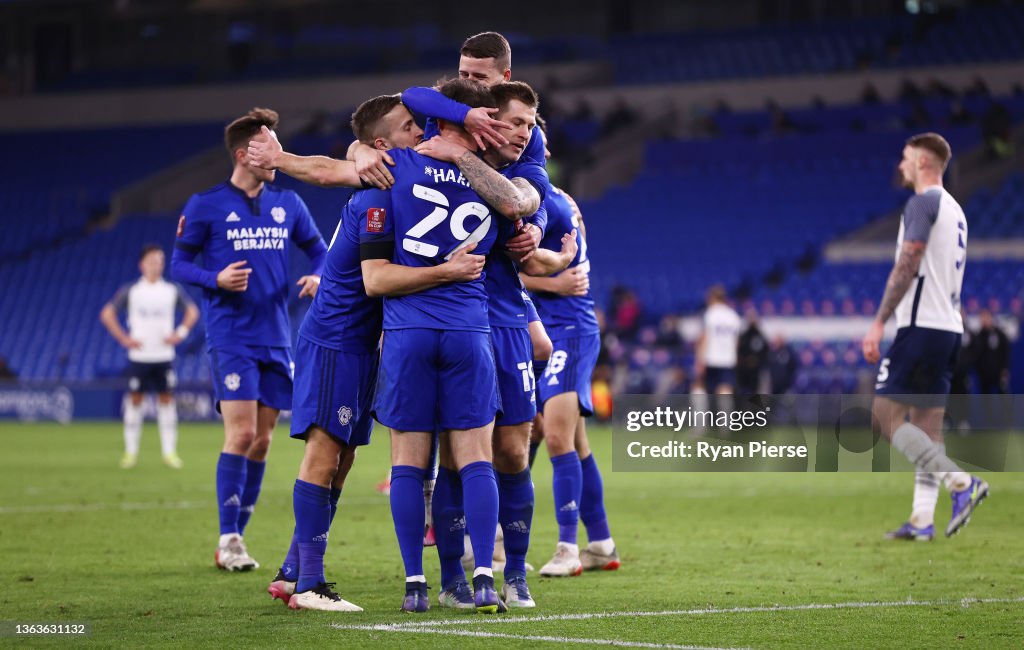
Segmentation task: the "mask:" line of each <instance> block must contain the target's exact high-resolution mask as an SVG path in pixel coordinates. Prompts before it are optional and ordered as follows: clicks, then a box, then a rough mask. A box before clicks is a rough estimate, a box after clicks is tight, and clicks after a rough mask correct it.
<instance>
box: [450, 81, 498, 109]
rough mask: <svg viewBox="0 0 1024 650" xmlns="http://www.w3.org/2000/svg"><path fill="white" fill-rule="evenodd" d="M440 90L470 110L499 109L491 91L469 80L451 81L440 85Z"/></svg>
mask: <svg viewBox="0 0 1024 650" xmlns="http://www.w3.org/2000/svg"><path fill="white" fill-rule="evenodd" d="M438 90H439V91H440V92H441V94H442V95H444V96H445V97H447V98H448V99H451V100H454V101H457V102H459V103H461V104H465V105H466V106H469V107H470V108H480V107H481V106H483V107H486V108H497V107H498V102H497V101H496V100H495V99H494V95H493V94H492V93H491V89H490V88H487V87H486V86H484V85H483V84H478V83H477V82H475V81H470V80H469V79H449V80H447V81H442V82H441V83H440V88H438Z"/></svg>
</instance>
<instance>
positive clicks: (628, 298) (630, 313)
mask: <svg viewBox="0 0 1024 650" xmlns="http://www.w3.org/2000/svg"><path fill="white" fill-rule="evenodd" d="M641 311H642V310H641V307H640V300H639V298H637V297H636V294H635V293H633V291H632V290H631V289H627V288H626V287H623V286H621V285H616V286H615V287H613V288H612V300H611V307H610V312H611V324H610V329H611V331H612V332H614V333H616V334H618V335H619V336H621V337H622V338H624V339H630V340H631V339H632V338H633V337H634V336H635V335H636V331H637V328H638V327H639V326H640V314H641Z"/></svg>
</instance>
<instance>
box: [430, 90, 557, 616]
mask: <svg viewBox="0 0 1024 650" xmlns="http://www.w3.org/2000/svg"><path fill="white" fill-rule="evenodd" d="M491 93H492V94H493V95H494V96H495V99H496V100H497V103H498V107H499V111H498V113H497V115H496V116H497V118H498V119H499V120H501V121H502V122H505V123H507V124H509V125H511V126H512V129H511V130H510V131H509V132H508V140H509V142H508V144H506V145H503V146H501V147H492V148H491V149H489V150H488V151H486V152H485V153H484V154H483V161H484V162H486V163H487V166H484V165H481V164H480V162H481V160H480V158H477V157H476V155H475V154H473V153H472V152H470V151H468V150H467V149H465V148H463V147H461V146H459V145H457V144H454V143H451V142H448V141H445V140H442V139H440V138H432V139H431V140H428V141H424V143H423V144H422V145H420V146H419V147H417V151H419V152H421V153H426V154H427V155H430V156H432V157H435V158H438V159H441V160H446V161H449V162H454V163H455V164H456V165H457V166H458V167H459V169H460V170H461V171H462V172H463V174H464V175H465V177H466V179H467V180H468V181H469V183H470V185H471V186H472V187H473V188H474V189H476V190H477V192H478V193H479V194H480V195H481V196H482V197H483V198H484V199H485V200H487V201H488V203H489V204H490V205H492V206H498V207H496V209H497V210H498V211H499V212H500V213H502V214H504V215H505V216H507V217H516V216H523V215H525V214H526V213H528V212H529V211H530V210H537V206H539V205H540V206H541V207H540V211H541V214H537V213H534V214H533V215H532V216H531V217H530V220H535V221H534V222H535V223H537V222H539V223H540V224H541V227H543V224H544V223H545V222H546V215H544V214H543V213H542V211H543V207H542V205H541V204H540V203H539V199H540V197H541V196H543V195H544V194H546V191H547V186H548V182H547V174H546V172H545V171H544V168H543V167H542V166H541V165H539V164H537V163H535V162H527V163H526V164H515V163H517V162H519V161H520V157H521V155H522V153H523V151H524V150H525V149H526V146H527V143H528V141H529V139H530V137H531V132H532V130H533V128H534V127H535V125H536V118H537V105H538V98H537V95H536V93H535V92H534V91H533V89H532V88H530V86H529V85H527V84H525V83H522V82H502V83H499V84H496V85H494V86H492V87H491ZM491 168H494V169H496V170H497V172H498V173H500V174H501V175H504V176H506V177H508V178H510V180H511V182H512V184H513V185H515V186H516V187H517V188H518V189H520V190H521V191H522V194H524V195H525V196H515V195H514V196H512V197H507V196H503V195H501V194H500V193H497V192H495V186H496V183H494V182H493V181H494V178H496V176H497V173H496V172H495V171H493V170H492V169H491ZM535 194H536V198H534V195H535ZM510 198H511V200H509V199H510ZM515 237H520V238H525V241H527V242H529V241H532V238H531V237H530V235H529V233H520V234H517V231H516V229H515V227H514V226H513V225H512V224H511V223H509V222H503V223H502V224H500V225H499V234H498V242H497V245H496V246H495V247H494V248H492V250H491V253H490V255H488V258H487V265H486V266H485V274H486V286H487V294H488V311H489V321H490V326H491V339H492V342H493V345H494V353H495V363H496V367H497V371H498V387H499V392H500V395H501V403H502V411H503V412H502V414H501V415H500V416H499V417H498V418H497V420H496V423H495V431H494V436H493V459H494V467H495V470H496V473H497V478H498V490H499V524H500V527H501V530H502V531H503V541H504V547H505V552H506V554H507V557H506V560H507V561H506V562H505V564H504V574H505V576H504V577H505V583H504V585H503V587H502V597H503V600H504V601H505V603H506V604H507V605H508V606H510V607H534V606H535V603H534V600H533V598H532V596H531V595H530V591H529V587H528V585H527V582H526V553H527V550H528V548H529V539H530V528H531V525H532V520H533V502H534V498H533V481H532V479H531V476H530V472H529V466H528V460H527V459H528V451H529V437H530V428H531V425H532V422H533V418H534V415H535V414H536V401H535V398H534V386H535V380H534V375H533V368H532V365H533V364H532V359H533V356H534V355H533V348H532V344H531V341H530V334H529V330H528V308H527V303H526V299H525V298H524V287H523V285H522V282H521V281H520V279H519V270H520V269H519V266H517V262H519V263H520V264H522V267H523V270H524V271H525V272H527V273H530V274H536V275H549V274H551V273H555V272H557V271H560V270H562V269H564V268H565V267H566V266H567V265H568V264H569V263H570V262H571V261H572V259H573V258H574V257H575V255H576V239H575V233H572V234H571V236H570V234H566V235H565V236H564V237H563V242H562V244H563V246H562V250H561V251H559V252H557V253H556V252H554V251H548V250H544V249H538V250H536V251H532V252H529V253H526V254H516V253H512V252H509V251H507V250H506V249H507V248H508V247H507V243H508V242H509V241H510V240H512V239H513V238H515ZM448 456H449V454H448V453H447V450H445V449H443V450H442V454H441V457H442V459H445V461H443V462H442V466H441V468H440V471H439V476H438V483H437V487H436V489H435V493H434V494H435V512H434V516H435V522H436V523H437V529H438V533H437V545H438V553H439V556H440V559H441V581H442V589H443V591H442V592H441V594H440V595H439V601H440V603H441V604H442V605H443V606H449V607H468V606H469V603H468V599H467V598H466V596H467V593H466V592H468V588H467V587H466V586H465V578H464V576H463V573H462V567H461V565H460V563H459V556H460V555H461V550H462V540H461V532H460V530H459V525H458V522H459V521H460V520H461V518H462V509H461V499H459V498H458V494H459V493H460V492H461V490H462V486H461V484H460V482H459V477H458V473H457V472H455V471H453V470H452V469H451V464H450V461H448V460H447V459H448ZM474 557H475V556H474Z"/></svg>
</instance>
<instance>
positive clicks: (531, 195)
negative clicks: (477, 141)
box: [455, 151, 540, 220]
mask: <svg viewBox="0 0 1024 650" xmlns="http://www.w3.org/2000/svg"><path fill="white" fill-rule="evenodd" d="M455 164H456V165H458V167H459V170H460V171H461V172H462V174H463V176H465V177H466V180H467V181H469V184H470V185H471V186H472V187H473V189H474V190H476V193H477V194H479V195H480V196H481V197H482V198H483V199H484V200H485V201H487V203H489V204H490V205H491V206H492V207H494V209H495V210H497V211H498V212H500V213H501V214H502V215H504V216H506V217H508V218H509V219H512V220H515V219H522V218H524V217H528V216H530V215H531V214H533V213H535V212H536V211H537V209H538V208H539V207H540V193H539V192H537V188H535V187H534V186H533V185H531V184H530V182H529V181H527V180H526V179H523V178H513V179H511V180H510V179H508V178H505V177H504V176H502V175H501V174H499V173H498V172H497V171H495V169H494V168H493V167H491V166H490V165H488V164H487V163H485V162H484V161H483V160H481V159H480V158H478V157H477V156H476V155H475V154H473V153H471V152H468V151H467V152H466V153H465V154H463V155H462V156H460V157H459V159H458V160H457V161H456V162H455Z"/></svg>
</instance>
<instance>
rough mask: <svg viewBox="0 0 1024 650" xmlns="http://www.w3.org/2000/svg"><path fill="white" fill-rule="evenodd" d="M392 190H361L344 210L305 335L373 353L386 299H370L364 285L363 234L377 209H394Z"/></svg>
mask: <svg viewBox="0 0 1024 650" xmlns="http://www.w3.org/2000/svg"><path fill="white" fill-rule="evenodd" d="M390 206H391V201H390V198H389V197H388V193H387V192H382V191H380V190H360V191H358V192H356V193H354V194H353V195H352V197H351V198H350V199H349V201H348V203H346V204H345V207H344V208H342V211H341V220H340V221H338V227H337V229H336V230H335V231H334V237H333V238H332V239H331V243H330V247H329V248H328V250H327V259H326V261H325V262H324V270H323V274H322V275H321V277H320V288H319V289H318V290H317V292H316V296H315V297H314V298H313V304H312V305H310V307H309V311H307V312H306V317H305V318H304V319H303V320H302V325H301V326H300V327H299V336H301V337H303V338H306V339H309V340H311V341H314V342H316V343H318V344H320V345H322V346H324V347H327V348H331V349H334V350H342V351H345V352H366V351H372V350H373V349H374V348H375V347H376V346H377V341H378V339H380V331H381V323H382V320H383V317H384V316H383V301H382V300H381V299H380V298H370V297H369V296H367V295H366V288H365V287H364V286H363V272H362V267H361V266H360V259H359V232H360V229H361V226H362V224H363V223H364V222H365V221H366V219H367V216H368V215H367V212H368V211H370V210H374V209H382V210H385V211H390Z"/></svg>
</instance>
